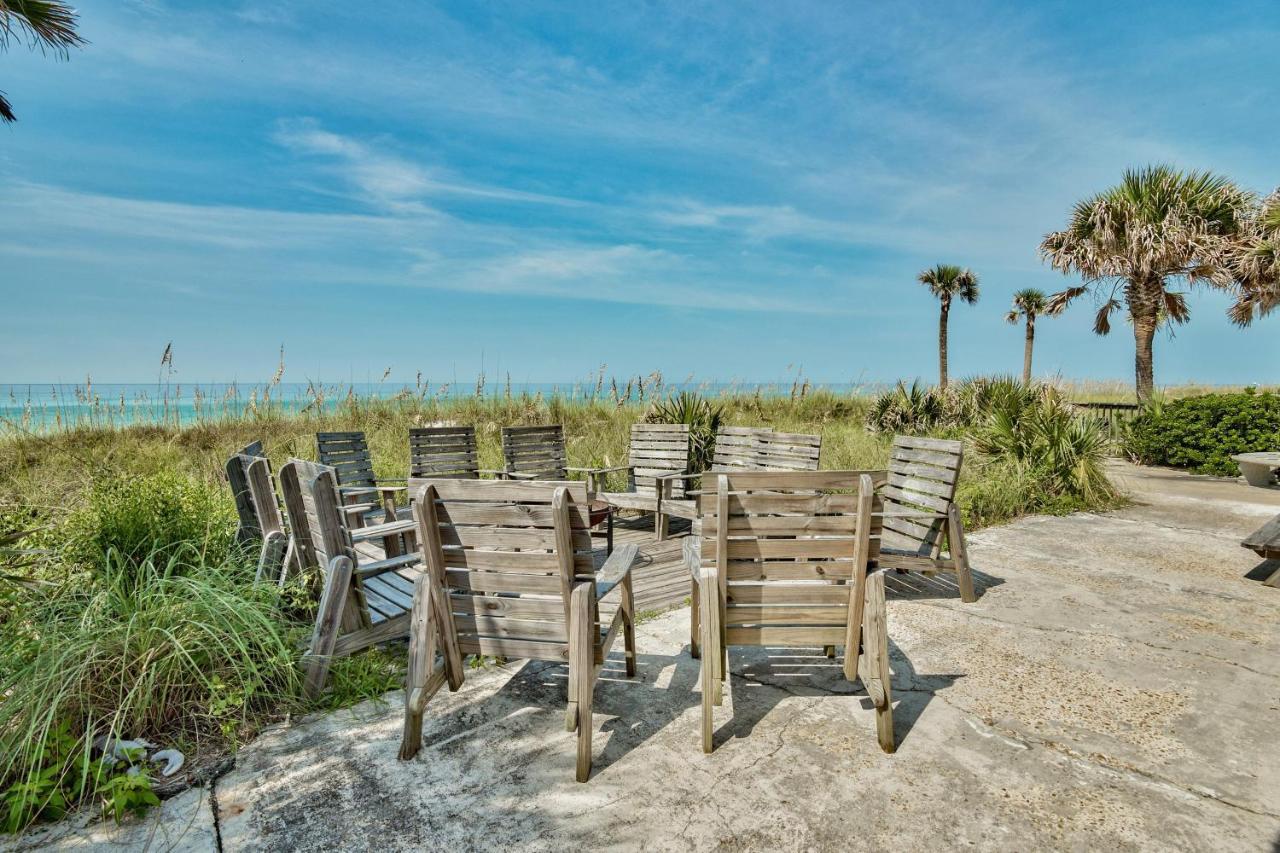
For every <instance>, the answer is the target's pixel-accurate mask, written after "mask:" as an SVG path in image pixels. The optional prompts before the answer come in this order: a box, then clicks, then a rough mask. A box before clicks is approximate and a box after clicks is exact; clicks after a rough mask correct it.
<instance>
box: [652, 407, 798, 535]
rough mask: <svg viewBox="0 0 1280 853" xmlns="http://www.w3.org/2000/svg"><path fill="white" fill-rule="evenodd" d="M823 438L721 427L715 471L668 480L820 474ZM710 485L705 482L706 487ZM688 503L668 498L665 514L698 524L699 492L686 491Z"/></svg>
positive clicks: (711, 469)
mask: <svg viewBox="0 0 1280 853" xmlns="http://www.w3.org/2000/svg"><path fill="white" fill-rule="evenodd" d="M821 455H822V436H820V435H806V434H804V433H787V432H774V431H773V427H721V428H720V429H718V430H716V447H715V454H714V456H713V457H712V461H711V467H710V468H709V469H708V470H707V471H701V472H699V473H696V474H692V473H691V474H669V475H667V477H665V478H664V479H672V480H681V481H683V482H684V483H685V484H686V486H687V485H688V483H689V481H691V480H693V479H696V478H698V477H705V476H706V475H707V474H709V473H720V472H733V471H817V470H818V461H819V458H820V457H821ZM705 485H706V481H705V480H704V486H705ZM685 496H686V497H685V499H683V500H682V499H680V498H676V497H665V498H664V499H663V501H662V506H663V512H665V513H667V514H669V515H674V516H675V517H676V518H687V519H690V520H696V519H697V517H698V502H697V496H698V492H696V491H690V490H688V489H686V491H685Z"/></svg>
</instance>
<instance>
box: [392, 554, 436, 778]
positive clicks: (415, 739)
mask: <svg viewBox="0 0 1280 853" xmlns="http://www.w3.org/2000/svg"><path fill="white" fill-rule="evenodd" d="M430 584H431V578H430V577H429V576H428V575H426V574H423V575H420V576H419V577H418V579H417V580H416V581H415V582H414V585H413V613H412V615H411V616H410V618H409V671H408V674H407V676H406V677H405V687H404V735H403V736H402V738H401V740H400V756H399V757H400V760H401V761H408V760H409V759H410V758H413V757H414V756H415V755H417V754H418V750H419V749H421V748H422V715H423V712H424V711H425V710H426V705H427V699H428V698H430V697H428V696H427V695H425V694H426V691H427V682H428V680H429V679H430V676H431V671H432V669H434V668H435V662H436V625H435V623H434V620H433V619H432V614H431V602H430V595H431V587H430Z"/></svg>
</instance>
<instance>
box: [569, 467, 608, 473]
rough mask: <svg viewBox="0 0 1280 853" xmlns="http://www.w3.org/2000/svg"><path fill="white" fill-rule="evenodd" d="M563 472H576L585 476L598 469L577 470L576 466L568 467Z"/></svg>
mask: <svg viewBox="0 0 1280 853" xmlns="http://www.w3.org/2000/svg"><path fill="white" fill-rule="evenodd" d="M564 470H565V471H576V472H578V473H580V474H586V473H590V472H592V471H599V470H600V469H599V468H579V467H577V466H576V465H570V466H569V467H568V468H565V469H564Z"/></svg>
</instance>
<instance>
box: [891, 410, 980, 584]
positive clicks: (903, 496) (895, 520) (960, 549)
mask: <svg viewBox="0 0 1280 853" xmlns="http://www.w3.org/2000/svg"><path fill="white" fill-rule="evenodd" d="M963 459H964V445H963V444H962V443H961V442H959V441H946V440H943V439H937V438H916V437H914V436H906V435H899V436H894V439H893V450H892V455H891V458H890V460H889V480H888V483H887V484H886V485H885V486H884V487H883V488H882V489H881V496H882V497H883V498H884V547H882V548H881V549H880V566H881V567H882V568H887V569H897V570H898V571H900V572H907V571H915V572H923V573H924V574H927V575H932V574H935V573H936V572H939V571H946V572H954V573H955V575H956V583H957V585H958V586H959V587H960V600H961V601H965V602H973V601H976V600H977V595H976V594H975V593H974V589H973V573H972V571H971V570H970V568H969V552H968V549H967V548H966V546H965V539H964V523H963V522H962V521H961V520H960V508H959V507H958V506H956V502H955V496H956V481H957V480H958V479H959V477H960V464H961V462H962V461H963ZM944 534H945V535H946V537H947V546H948V548H947V554H946V556H943V554H942V537H943V535H944Z"/></svg>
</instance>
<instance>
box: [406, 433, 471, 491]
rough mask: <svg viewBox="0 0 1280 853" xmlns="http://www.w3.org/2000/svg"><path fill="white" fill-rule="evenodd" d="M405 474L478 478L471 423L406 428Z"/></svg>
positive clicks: (411, 475)
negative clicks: (407, 450)
mask: <svg viewBox="0 0 1280 853" xmlns="http://www.w3.org/2000/svg"><path fill="white" fill-rule="evenodd" d="M409 476H410V477H448V478H451V479H458V480H475V479H478V478H479V477H480V455H479V454H478V453H477V452H476V428H475V427H473V426H441V427H414V428H412V429H410V430H409Z"/></svg>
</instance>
